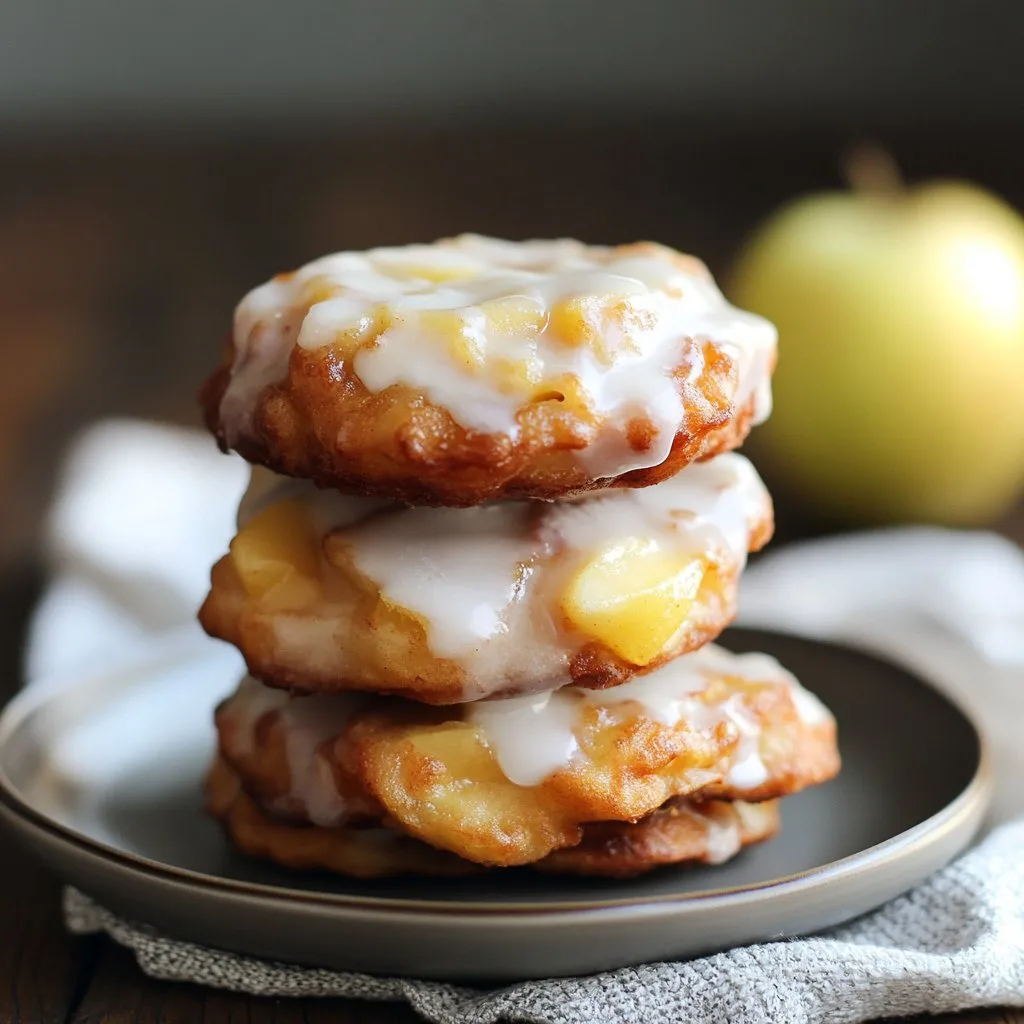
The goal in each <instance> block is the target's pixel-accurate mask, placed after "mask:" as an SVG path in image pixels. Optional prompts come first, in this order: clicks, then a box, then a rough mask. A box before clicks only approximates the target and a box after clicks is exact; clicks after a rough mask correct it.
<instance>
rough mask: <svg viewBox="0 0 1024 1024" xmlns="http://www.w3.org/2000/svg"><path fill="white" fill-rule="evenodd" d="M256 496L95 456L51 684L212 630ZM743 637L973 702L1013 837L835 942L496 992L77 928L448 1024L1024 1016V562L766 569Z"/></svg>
mask: <svg viewBox="0 0 1024 1024" xmlns="http://www.w3.org/2000/svg"><path fill="white" fill-rule="evenodd" d="M169 475H171V476H173V486H169V484H168V476H169ZM243 480H244V470H243V468H242V467H240V466H239V465H238V463H237V462H235V461H232V460H225V459H224V458H223V457H219V456H216V455H214V454H213V452H212V449H211V448H210V446H208V445H206V444H205V442H203V441H201V440H199V439H198V438H197V437H196V436H195V435H192V434H189V433H187V432H174V431H170V430H167V429H165V428H158V427H153V426H150V425H145V424H136V423H131V422H122V423H111V424H104V425H101V426H100V427H98V428H95V429H94V430H93V431H92V432H91V433H89V434H88V435H86V436H85V437H84V438H83V439H82V440H81V441H80V443H79V445H78V446H77V448H76V449H75V450H74V451H73V453H72V456H71V459H70V461H69V465H68V470H67V472H66V474H65V479H64V485H63V487H62V489H61V491H60V492H59V494H58V499H57V502H56V504H55V507H54V512H53V515H52V517H51V523H50V538H51V552H52V558H53V562H54V568H55V582H54V585H53V587H52V589H51V590H50V592H49V593H48V594H47V596H46V597H45V598H44V600H43V602H42V604H41V606H40V609H39V611H38V614H37V616H36V619H35V622H34V624H33V630H32V635H31V638H30V639H31V643H30V648H29V656H28V666H29V669H30V672H31V673H32V674H33V675H46V674H48V673H49V672H50V671H58V670H60V669H61V668H66V667H67V666H68V665H74V664H78V665H81V664H82V662H83V659H85V660H91V661H97V660H101V659H102V657H103V652H104V651H105V650H112V649H114V648H116V647H118V646H123V645H124V644H125V643H128V642H131V643H138V642H139V640H140V638H145V637H146V636H147V635H149V634H150V633H155V632H158V631H159V630H161V629H163V628H166V627H167V626H170V625H172V624H175V623H177V622H180V621H181V619H182V618H184V617H187V616H188V615H189V614H191V612H192V610H193V609H194V608H195V606H196V604H197V603H198V601H199V599H200V598H201V596H202V589H203V586H204V583H205V574H206V571H207V566H208V565H209V564H210V563H211V562H212V561H213V560H214V558H215V557H216V556H217V555H219V554H220V553H221V551H222V550H223V548H224V546H225V545H226V543H227V540H228V537H229V535H230V529H231V527H230V516H229V515H221V510H222V509H223V508H225V507H226V508H228V509H230V508H231V507H232V503H233V502H234V501H235V500H237V497H238V493H239V492H240V490H241V488H242V486H243ZM182 488H184V489H185V490H186V493H187V494H188V498H187V500H184V499H182V498H181V497H180V495H181V493H182V491H181V489H182ZM154 489H156V490H157V491H160V489H162V490H163V492H172V491H173V492H174V494H175V495H178V497H177V498H176V499H175V500H176V504H175V505H174V507H173V515H172V514H169V513H168V512H167V508H166V504H165V501H161V500H159V499H158V498H154V499H153V500H152V502H151V506H152V508H154V509H156V510H157V511H156V512H155V514H154V513H153V512H152V511H151V513H150V514H148V515H140V514H138V512H137V510H136V511H132V510H131V507H126V503H125V495H126V494H128V495H132V494H142V493H146V494H150V495H152V493H153V490H154ZM129 534H130V546H131V550H132V551H133V552H135V553H136V554H135V555H134V556H132V557H127V556H125V554H124V545H125V537H126V535H129ZM742 621H743V622H744V623H745V624H748V625H764V626H775V627H778V628H785V629H788V630H790V631H796V632H803V633H805V634H807V635H814V636H824V637H835V638H842V639H846V640H850V641H853V642H856V643H859V644H861V645H862V646H867V647H871V648H873V649H875V650H879V651H881V652H883V653H886V654H888V655H889V656H890V657H892V658H894V659H896V660H898V661H902V662H903V663H905V664H908V665H909V666H911V667H913V668H916V669H917V670H918V671H920V672H922V673H924V674H926V675H927V676H928V677H929V678H931V679H932V680H933V681H934V682H935V683H936V685H938V686H939V687H941V688H943V689H945V690H947V691H948V692H950V693H952V694H954V695H955V696H957V697H958V698H959V699H960V700H961V701H962V702H963V703H964V704H966V705H967V706H968V707H969V708H970V709H971V710H973V711H974V713H975V716H976V717H977V718H978V719H979V720H980V721H981V722H982V724H983V726H984V727H985V728H986V731H987V732H988V735H989V739H990V741H991V745H992V751H993V754H994V762H995V767H996V799H995V805H994V816H993V820H994V821H998V822H1003V823H1004V824H1002V825H1001V826H1000V827H998V828H996V829H995V830H994V831H993V832H991V833H990V834H989V835H988V836H987V837H986V838H985V839H984V840H983V841H982V842H981V843H980V844H979V845H978V846H977V847H976V848H975V849H974V850H972V851H971V852H969V853H968V854H967V855H966V856H964V857H963V858H961V859H960V860H959V861H958V862H957V863H955V864H953V865H950V866H949V867H947V868H946V869H944V870H943V871H940V872H939V873H937V874H936V875H934V876H933V877H932V878H931V879H929V880H928V881H927V882H925V883H924V884H922V885H921V886H919V887H918V888H916V889H914V890H912V891H911V892H910V893H907V894H906V895H904V896H902V897H900V898H898V899H896V900H894V901H892V902H891V903H889V904H887V905H886V906H884V907H882V908H880V909H879V910H877V911H875V912H873V913H871V914H869V915H866V916H865V917H863V918H860V919H859V920H857V921H855V922H853V923H851V924H849V925H846V926H844V927H842V928H839V929H835V930H832V931H829V932H827V933H823V934H821V935H819V936H816V937H812V938H805V939H796V940H791V941H786V942H773V943H766V944H762V945H757V946H751V947H747V948H744V949H735V950H731V951H729V952H725V953H720V954H717V955H715V956H709V957H705V958H703V959H698V960H691V961H688V962H681V963H660V964H650V965H645V966H640V967H631V968H627V969H623V970H619V971H612V972H608V973H605V974H601V975H596V976H593V977H586V978H568V979H553V980H546V981H535V982H527V983H522V984H517V985H512V986H508V987H505V988H500V989H494V990H486V991H485V990H479V989H468V988H461V987H456V986H452V985H445V984H441V983H438V982H428V981H419V980H414V979H394V978H373V977H369V976H366V975H357V974H345V973H338V972H333V971H325V970H319V969H311V968H304V967H298V966H292V965H286V964H275V963H268V962H264V961H260V960H256V959H252V958H247V957H242V956H237V955H235V954H232V953H226V952H222V951H218V950H211V949H205V948H202V947H199V946H196V945H193V944H191V943H187V942H181V941H178V940H174V939H171V938H168V937H166V936H162V935H159V934H157V933H156V932H154V931H153V930H152V929H150V928H148V927H147V926H145V925H144V924H137V923H131V922H126V921H123V920H120V919H118V918H117V917H115V916H114V915H112V914H110V913H109V912H107V911H106V910H104V909H103V908H101V907H99V906H97V905H96V904H94V903H93V902H92V901H90V900H89V899H88V897H87V896H84V895H83V894H81V893H78V892H76V891H74V890H68V892H67V894H66V898H65V916H66V920H67V924H68V927H69V928H70V929H71V930H72V931H74V932H77V933H85V932H96V931H104V932H106V933H108V934H109V935H110V936H111V937H112V938H113V939H114V940H115V941H117V942H120V943H122V944H123V945H125V946H127V947H128V948H130V949H131V950H132V951H133V952H134V954H135V956H136V958H137V960H138V962H139V964H140V966H141V967H142V969H143V970H145V971H146V972H147V973H149V974H152V975H154V976H156V977H160V978H168V979H174V980H182V981H193V982H198V983H200V984H206V985H212V986H217V987H220V988H227V989H232V990H235V991H240V992H248V993H253V994H260V995H296V996H299V995H302V996H315V995H323V996H349V997H355V998H365V999H375V1000H405V1001H407V1002H408V1003H409V1004H410V1005H411V1006H413V1007H414V1008H415V1009H416V1010H417V1011H418V1012H419V1013H421V1014H422V1015H423V1016H425V1017H427V1018H428V1019H430V1020H433V1021H438V1022H444V1024H489V1022H492V1021H499V1020H503V1021H505V1020H507V1021H517V1020H523V1021H531V1022H540V1024H547V1022H550V1024H592V1022H599V1021H600V1022H623V1024H626V1022H630V1024H633V1022H636V1021H640V1020H643V1021H647V1022H651V1024H661V1022H665V1024H668V1022H670V1021H671V1022H672V1024H677V1022H679V1021H683V1020H685V1021H693V1022H699V1024H705V1022H706V1024H711V1022H719V1021H723V1022H724V1021H729V1022H732V1024H755V1022H756V1024H760V1022H767V1021H779V1020H785V1021H787V1022H791V1024H802V1022H811V1021H830V1022H836V1024H839V1022H846V1021H861V1020H869V1019H871V1018H875V1017H880V1016H898V1015H904V1014H912V1013H921V1012H933V1013H938V1012H944V1011H951V1010H959V1009H965V1008H968V1007H972V1006H983V1005H993V1004H1007V1005H1024V817H1022V816H1024V786H1021V785H1020V780H1021V779H1022V778H1024V744H1021V743H1020V742H1019V730H1020V725H1021V723H1022V722H1024V554H1022V553H1021V552H1020V551H1019V550H1018V549H1017V548H1015V547H1014V546H1013V545H1011V544H1009V543H1008V542H1006V541H1003V540H1001V539H1000V538H998V537H994V536H992V535H989V534H984V533H954V532H950V531H944V530H936V529H914V530H894V531H883V532H878V533H872V534H863V535H858V536H850V537H843V538H837V539H834V540H829V541H823V542H816V543H812V544H807V545H803V546H799V547H795V548H791V549H788V550H785V551H783V552H781V553H779V554H778V555H770V556H768V557H766V558H765V559H763V560H762V561H761V562H759V563H758V564H757V565H756V566H755V567H753V568H752V569H751V571H750V572H749V574H748V576H747V577H746V578H745V580H744V593H743V614H742ZM56 636H60V644H56V643H54V642H53V638H54V637H56ZM882 713H884V709H882ZM840 742H841V738H840Z"/></svg>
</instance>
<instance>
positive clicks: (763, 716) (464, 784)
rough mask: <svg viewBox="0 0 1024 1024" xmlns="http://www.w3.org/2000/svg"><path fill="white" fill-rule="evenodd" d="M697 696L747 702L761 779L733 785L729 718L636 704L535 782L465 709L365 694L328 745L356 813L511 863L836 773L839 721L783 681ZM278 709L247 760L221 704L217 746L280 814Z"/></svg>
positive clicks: (582, 736)
mask: <svg viewBox="0 0 1024 1024" xmlns="http://www.w3.org/2000/svg"><path fill="white" fill-rule="evenodd" d="M695 697H696V699H699V700H700V701H701V702H702V703H704V704H705V705H707V706H708V707H709V709H711V710H714V709H715V708H720V707H723V706H725V705H726V702H732V704H734V705H735V704H739V705H740V706H741V707H742V710H743V712H744V714H745V715H746V716H747V717H748V718H749V719H751V720H753V721H756V722H757V723H758V724H759V726H760V728H761V739H760V748H759V752H760V755H761V759H762V761H763V763H764V766H765V770H766V778H765V780H764V782H763V783H761V784H760V785H758V786H757V787H756V788H741V787H740V786H738V785H736V784H733V783H730V782H729V781H728V775H727V773H728V770H729V768H730V766H731V763H732V755H733V754H734V753H735V752H736V749H737V742H738V734H737V732H736V730H735V729H734V728H731V727H730V726H729V725H728V724H727V723H726V722H725V720H724V719H723V720H722V721H719V722H718V724H717V725H714V726H713V727H711V728H710V729H709V728H707V727H705V728H703V729H697V728H696V727H694V726H693V725H692V724H690V722H688V721H686V720H684V721H682V722H680V723H678V724H676V725H668V724H666V723H664V722H661V721H657V720H653V719H651V718H648V717H646V716H645V715H644V714H643V712H642V709H641V708H640V706H639V705H635V704H632V703H628V702H623V703H621V704H617V705H608V706H605V707H598V706H589V707H586V708H583V709H581V713H580V718H579V724H578V725H577V727H576V730H575V733H576V738H577V742H578V744H579V748H580V756H577V757H574V758H572V759H571V760H570V761H569V762H568V763H567V764H566V765H565V766H564V767H563V768H561V769H559V770H558V771H555V772H553V773H552V774H550V775H548V776H547V777H546V778H545V779H544V780H543V781H542V782H541V783H540V784H539V785H536V786H529V787H526V786H518V785H516V784H514V783H512V782H511V781H509V779H508V778H507V777H506V776H505V775H504V773H503V772H502V770H501V769H500V767H499V766H498V763H497V761H496V760H495V757H494V755H493V753H492V752H491V750H490V748H489V747H488V746H487V743H486V739H485V736H484V734H483V733H482V732H481V730H480V729H479V728H478V727H476V726H475V725H473V724H471V723H469V722H465V721H463V720H462V719H461V718H460V713H459V712H454V713H453V711H452V710H447V709H440V708H430V707H428V706H426V705H417V704H410V703H408V702H405V701H391V700H384V699H381V700H376V701H371V702H369V703H368V705H367V706H366V707H364V708H363V709H361V710H359V711H357V712H355V713H354V714H353V715H352V717H351V718H350V719H349V721H348V724H347V725H346V727H345V729H344V731H343V733H342V734H341V735H340V736H339V737H338V738H336V739H334V740H329V741H326V742H325V743H324V744H322V745H321V747H320V753H321V755H322V756H323V757H324V758H326V759H327V761H328V762H329V764H330V766H331V770H332V772H333V775H334V778H335V779H336V780H344V785H345V786H346V787H347V788H345V789H343V790H342V789H339V792H343V793H344V794H345V796H346V797H347V798H350V799H352V806H353V808H356V809H359V810H362V811H363V812H364V813H369V814H370V816H373V815H374V814H376V815H382V816H383V820H384V821H385V822H387V823H390V824H393V825H394V826H395V827H397V828H399V829H401V831H403V832H405V833H407V834H409V835H411V836H413V837H415V838H418V839H420V840H422V841H423V842H426V843H428V844H430V845H432V846H435V847H438V848H441V849H447V850H449V851H451V852H453V853H456V854H458V855H459V856H461V857H464V858H466V859H467V860H472V861H475V862H477V863H482V864H490V865H494V866H503V867H506V866H512V865H516V864H526V863H531V862H533V861H536V860H539V859H540V858H541V857H544V856H545V855H547V854H548V853H550V852H552V851H553V850H557V849H560V848H563V847H573V846H576V845H577V844H578V843H579V842H580V836H581V835H582V829H583V826H585V825H587V824H589V823H592V822H601V821H638V820H640V819H641V818H644V817H646V816H647V815H648V814H650V813H652V812H653V811H654V810H656V809H657V808H658V807H661V806H662V805H664V804H665V803H667V802H668V801H670V800H672V799H675V798H679V797H690V798H695V796H696V794H700V798H701V799H724V800H742V801H748V802H754V801H761V800H771V799H776V798H779V797H782V796H786V795H788V794H790V793H795V792H797V791H798V790H800V789H803V788H804V787H806V786H810V785H814V784H816V783H819V782H824V781H826V780H827V779H829V778H832V777H833V776H834V775H835V774H836V773H837V772H838V770H839V753H838V749H837V747H836V738H835V723H834V722H833V721H831V719H825V720H823V721H821V722H818V723H811V724H809V723H807V722H805V721H803V719H802V718H801V717H800V713H799V710H798V708H797V706H796V704H795V703H794V700H793V697H792V690H791V688H790V686H789V685H788V684H786V683H783V682H779V683H772V682H744V681H742V680H737V679H731V678H721V679H718V680H715V681H714V682H712V683H711V684H710V685H709V686H708V688H707V689H706V690H705V691H702V692H701V693H699V694H696V695H695ZM278 714H279V713H278V712H275V711H270V712H267V714H266V715H265V716H264V719H262V720H261V721H260V722H259V723H258V724H257V730H258V742H256V743H254V744H252V745H251V750H250V751H249V753H248V756H247V757H240V756H239V755H238V752H237V748H236V746H235V745H234V744H233V742H232V739H231V733H230V722H229V719H230V717H231V710H230V701H228V702H227V703H226V704H225V705H224V706H223V708H222V709H221V711H220V712H219V713H218V728H219V729H220V735H221V751H222V753H223V754H224V756H225V758H226V759H227V760H228V761H229V762H230V763H231V764H232V765H233V766H234V768H235V770H236V771H238V773H239V775H240V776H241V777H242V779H243V782H244V784H245V787H246V789H247V790H249V791H250V792H253V793H254V795H258V796H260V798H261V799H263V800H264V802H266V801H267V798H268V797H270V798H271V799H272V800H273V801H274V803H273V804H272V806H274V808H275V810H276V809H277V807H279V806H280V803H279V801H280V800H281V798H282V796H283V795H285V794H287V793H288V792H289V790H290V783H291V780H290V777H289V774H288V765H287V752H286V750H285V736H284V733H283V731H282V730H281V729H280V728H278V727H277V726H276V725H275V722H274V720H275V718H276V717H277V716H278ZM245 749H246V748H245V746H244V744H243V750H245ZM254 760H255V761H258V762H259V763H254ZM339 785H340V784H339ZM367 809H369V810H367ZM297 813H298V814H299V815H300V816H301V810H299V811H297ZM354 816H356V817H358V815H354Z"/></svg>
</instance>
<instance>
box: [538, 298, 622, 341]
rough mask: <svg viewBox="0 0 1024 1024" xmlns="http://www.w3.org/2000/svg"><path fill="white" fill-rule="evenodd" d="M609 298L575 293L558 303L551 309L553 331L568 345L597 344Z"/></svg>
mask: <svg viewBox="0 0 1024 1024" xmlns="http://www.w3.org/2000/svg"><path fill="white" fill-rule="evenodd" d="M607 305H608V300H607V298H605V297H604V296H601V295H574V296H572V297H571V298H568V299H563V300H562V301H561V302H558V303H556V304H555V305H554V306H553V307H552V310H551V331H552V333H553V334H554V335H555V337H556V338H558V340H559V341H561V342H564V343H565V344H566V345H573V346H580V347H583V346H586V345H591V346H594V345H596V344H597V343H598V342H599V341H600V339H601V325H602V322H603V320H604V315H605V310H606V308H607Z"/></svg>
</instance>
